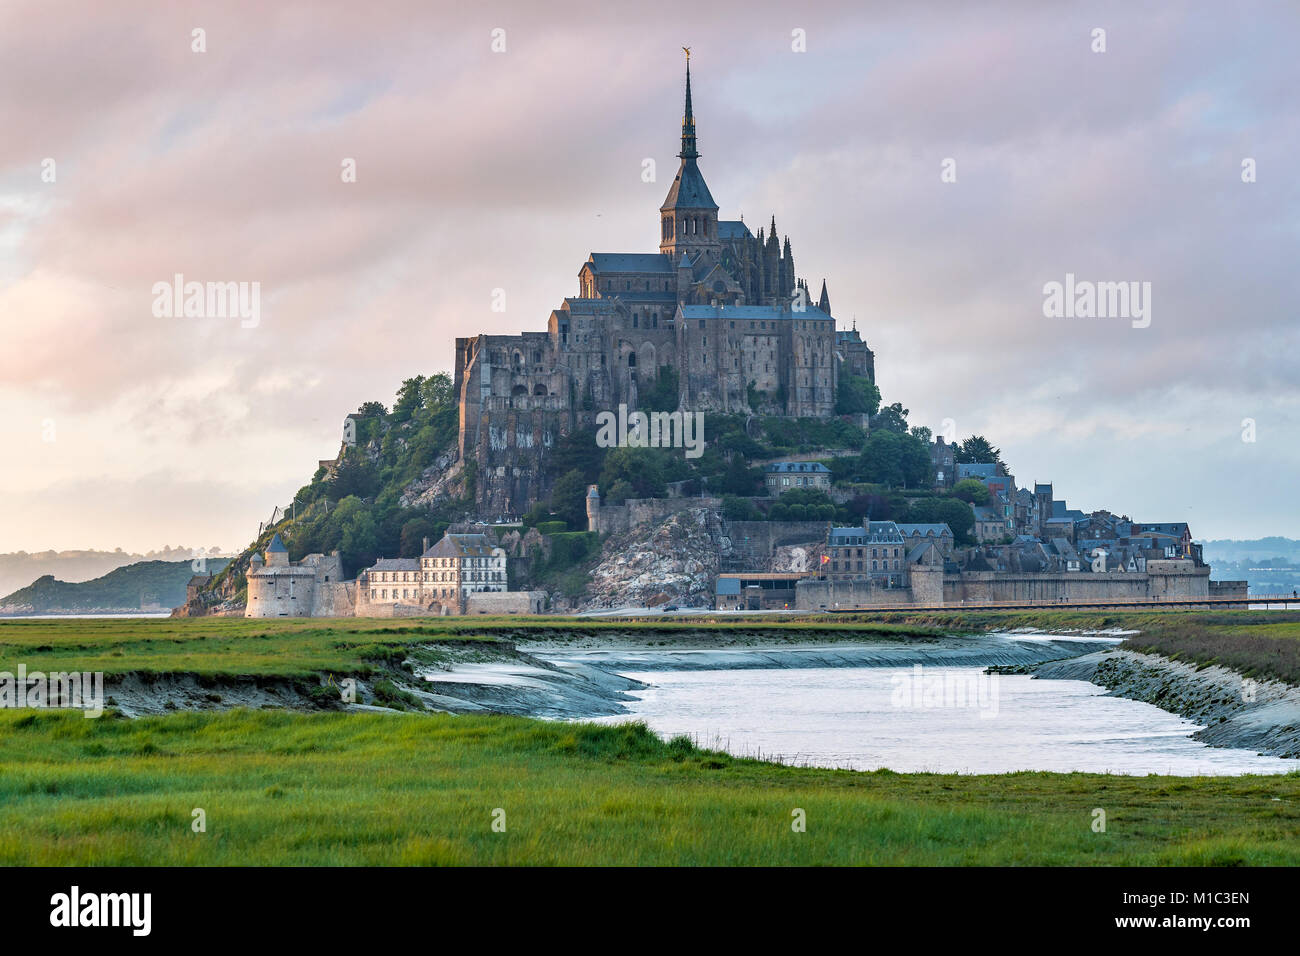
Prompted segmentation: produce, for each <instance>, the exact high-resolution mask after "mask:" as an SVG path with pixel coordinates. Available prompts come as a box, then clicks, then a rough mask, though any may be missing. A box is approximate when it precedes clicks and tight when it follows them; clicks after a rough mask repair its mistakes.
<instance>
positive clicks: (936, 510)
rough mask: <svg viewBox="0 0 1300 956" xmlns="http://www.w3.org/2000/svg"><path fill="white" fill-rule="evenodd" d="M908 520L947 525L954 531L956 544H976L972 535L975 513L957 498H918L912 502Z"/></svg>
mask: <svg viewBox="0 0 1300 956" xmlns="http://www.w3.org/2000/svg"><path fill="white" fill-rule="evenodd" d="M907 520H908V521H912V522H917V523H920V524H939V523H941V522H943V523H946V524H947V525H948V527H949V528H951V529H952V534H953V540H954V542H955V543H957V544H960V545H969V544H974V543H975V539H974V537H973V536H972V535H971V530H972V529H973V528H974V527H975V512H974V511H973V510H972V509H971V506H970V505H968V504H967V503H966V502H964V501H961V500H959V499H957V498H918V499H916V500H915V501H913V502H912V507H911V508H910V509H909V510H908V513H907Z"/></svg>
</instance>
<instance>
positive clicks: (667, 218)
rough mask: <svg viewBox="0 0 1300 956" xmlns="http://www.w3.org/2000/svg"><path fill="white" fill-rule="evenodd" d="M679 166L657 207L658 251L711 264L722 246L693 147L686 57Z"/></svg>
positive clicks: (698, 263)
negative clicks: (684, 106)
mask: <svg viewBox="0 0 1300 956" xmlns="http://www.w3.org/2000/svg"><path fill="white" fill-rule="evenodd" d="M677 156H678V158H679V159H681V161H682V163H681V165H680V166H679V167H678V168H677V175H676V176H675V177H674V178H673V184H672V186H671V187H670V188H669V190H668V198H666V199H665V200H664V204H663V205H662V206H660V207H659V224H660V234H659V251H660V252H661V253H663V254H665V255H667V256H668V257H669V258H670V259H671V260H672V261H673V262H674V263H679V262H681V261H682V254H683V253H685V255H686V256H687V260H688V261H689V262H690V264H691V266H692V267H693V268H694V269H696V270H697V271H698V269H699V268H700V267H701V266H703V265H704V264H705V263H707V264H710V265H714V264H716V263H717V262H718V256H719V253H720V251H721V248H722V245H721V243H720V242H719V241H718V204H717V203H716V202H714V201H713V196H712V195H710V193H709V187H708V185H707V184H706V183H705V182H704V176H703V174H702V173H701V172H700V167H699V163H698V162H697V160H699V158H700V153H699V150H697V149H696V147H695V114H694V112H693V111H692V109H691V59H690V53H689V52H688V53H687V54H686V112H685V114H683V116H682V150H681V152H680V153H678V154H677Z"/></svg>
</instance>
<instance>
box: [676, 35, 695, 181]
mask: <svg viewBox="0 0 1300 956" xmlns="http://www.w3.org/2000/svg"><path fill="white" fill-rule="evenodd" d="M682 49H683V50H685V51H686V112H685V113H684V114H682V151H681V152H680V153H678V154H677V157H678V158H679V159H699V157H700V154H699V151H698V150H697V149H696V148H695V114H694V113H693V112H692V111H691V48H690V47H688V46H684V47H682Z"/></svg>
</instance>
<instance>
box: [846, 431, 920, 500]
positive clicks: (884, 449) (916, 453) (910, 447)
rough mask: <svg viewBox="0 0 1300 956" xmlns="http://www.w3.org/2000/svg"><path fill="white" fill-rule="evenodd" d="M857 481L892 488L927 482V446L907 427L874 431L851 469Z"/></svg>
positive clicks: (912, 486) (910, 486)
mask: <svg viewBox="0 0 1300 956" xmlns="http://www.w3.org/2000/svg"><path fill="white" fill-rule="evenodd" d="M854 477H855V479H856V480H858V481H866V482H870V483H872V484H877V485H886V486H888V487H891V488H917V487H922V486H924V485H927V484H929V481H930V450H929V449H928V448H927V447H926V446H925V445H924V444H922V442H921V441H920V439H918V438H914V437H913V436H911V435H909V434H907V432H906V431H903V432H896V431H892V430H885V431H873V432H872V433H871V436H870V437H869V438H868V439H867V443H866V445H865V446H864V447H863V449H862V455H861V456H860V457H859V458H858V460H857V464H856V466H855V469H854Z"/></svg>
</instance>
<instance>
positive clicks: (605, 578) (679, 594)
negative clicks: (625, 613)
mask: <svg viewBox="0 0 1300 956" xmlns="http://www.w3.org/2000/svg"><path fill="white" fill-rule="evenodd" d="M721 531H722V522H721V519H720V518H719V516H718V513H717V512H715V511H712V510H710V509H707V508H692V509H690V510H688V511H681V512H678V513H677V514H675V515H672V516H671V517H669V518H667V519H666V520H664V521H662V522H660V523H659V524H657V525H642V526H639V527H635V528H633V529H631V530H630V531H627V532H624V533H622V534H616V535H612V536H610V538H609V539H608V540H607V541H606V542H605V546H604V548H603V550H602V558H601V562H600V564H598V565H597V566H596V567H595V569H594V570H593V571H592V572H591V584H590V586H589V587H588V588H587V597H586V600H585V601H584V602H583V604H582V606H583V608H584V609H597V608H611V607H629V606H631V607H643V606H654V605H657V604H664V603H673V604H680V605H683V606H694V607H712V606H713V579H714V578H715V577H716V576H717V573H718V538H719V536H720V534H721Z"/></svg>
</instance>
